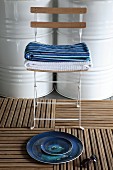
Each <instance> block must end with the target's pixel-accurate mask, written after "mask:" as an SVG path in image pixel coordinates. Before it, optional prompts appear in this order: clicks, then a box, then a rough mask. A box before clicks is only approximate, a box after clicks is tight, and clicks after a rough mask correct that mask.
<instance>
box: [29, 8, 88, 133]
mask: <svg viewBox="0 0 113 170" xmlns="http://www.w3.org/2000/svg"><path fill="white" fill-rule="evenodd" d="M31 13H34V16H35V19H36V20H35V21H32V22H31V27H32V28H34V29H35V41H36V36H37V28H79V36H80V42H81V36H82V29H83V28H86V22H83V21H82V20H83V14H85V13H87V8H83V7H82V8H48V7H31ZM37 13H47V14H80V22H38V21H37ZM28 70H29V69H28ZM30 71H34V114H33V119H34V124H33V126H32V127H31V129H33V128H34V127H35V125H36V123H35V121H36V120H64V121H65V120H69V121H71V120H76V121H79V127H80V129H82V130H83V129H84V128H83V127H82V126H81V73H82V71H83V70H75V71H71V72H79V82H78V97H77V107H79V118H78V119H64V118H63V119H61V118H59V119H57V118H37V117H36V107H37V105H38V103H39V102H38V101H37V82H38V83H45V82H49V83H75V82H74V81H72V82H64V81H37V79H36V73H37V72H40V70H33V69H30ZM43 72H70V71H69V70H66V71H56V70H52V71H48V70H43ZM48 104H50V103H48ZM56 104H59V102H58V103H56ZM60 104H62V103H60ZM63 104H64V103H63ZM66 104H72V103H68V102H66Z"/></svg>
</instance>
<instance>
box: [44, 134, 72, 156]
mask: <svg viewBox="0 0 113 170" xmlns="http://www.w3.org/2000/svg"><path fill="white" fill-rule="evenodd" d="M41 149H42V150H43V151H44V152H45V153H47V154H50V155H61V154H66V153H68V152H70V151H71V149H72V144H71V142H70V141H69V140H67V139H65V138H61V137H49V138H47V140H45V141H44V142H43V144H41Z"/></svg>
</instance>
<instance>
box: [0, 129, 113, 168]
mask: <svg viewBox="0 0 113 170" xmlns="http://www.w3.org/2000/svg"><path fill="white" fill-rule="evenodd" d="M50 130H57V131H62V132H67V133H70V134H72V135H75V136H77V137H78V138H79V139H80V140H81V141H82V143H83V145H84V150H83V153H82V154H81V156H80V157H79V158H77V159H75V160H73V161H70V162H68V163H64V164H60V165H50V164H43V163H40V162H37V161H35V160H33V159H32V158H31V157H30V156H29V155H28V154H27V152H26V143H27V142H28V140H29V139H30V138H31V137H32V136H34V135H37V134H40V133H42V132H45V131H50ZM112 132H113V130H111V129H85V130H84V131H82V130H80V129H75V128H68V129H65V128H60V129H50V128H47V129H46V130H45V128H43V129H42V128H35V129H34V130H29V129H27V128H0V169H1V170H10V169H11V170H19V169H20V170H23V169H25V170H30V169H31V170H35V169H36V168H38V169H40V170H43V169H44V170H46V169H47V170H81V168H80V162H81V161H82V160H83V159H85V158H87V157H90V156H91V155H92V154H95V155H96V156H97V158H98V163H95V164H93V163H91V164H89V165H88V166H87V167H86V168H82V169H84V170H86V169H87V170H102V169H104V170H112V169H113V147H112V148H111V142H113V136H112V135H111V134H112ZM108 136H109V138H108Z"/></svg>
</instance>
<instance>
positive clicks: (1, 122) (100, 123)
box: [0, 98, 113, 129]
mask: <svg viewBox="0 0 113 170" xmlns="http://www.w3.org/2000/svg"><path fill="white" fill-rule="evenodd" d="M43 101H44V102H45V104H41V103H39V104H38V107H37V109H36V116H37V117H38V118H78V113H79V108H76V101H73V100H55V99H54V100H51V99H48V100H46V99H44V100H43ZM48 102H50V103H51V104H47V103H48ZM58 102H64V104H62V105H61V104H55V103H58ZM66 102H69V103H70V102H71V103H72V104H70V105H68V104H65V103H66ZM52 103H54V104H52ZM32 124H33V100H32V99H12V98H9V99H8V98H4V99H0V127H13V128H14V127H17V128H19V127H22V128H27V127H31V126H32ZM77 126H78V121H58V120H56V121H50V120H48V121H47V120H46V121H42V120H41V121H40V120H39V121H37V122H36V127H38V128H55V127H56V128H59V127H60V128H61V127H62V128H63V127H65V128H66V127H68V128H69V127H77ZM82 126H83V127H84V128H110V129H113V101H112V100H111V101H107V100H106V101H104V100H101V101H82Z"/></svg>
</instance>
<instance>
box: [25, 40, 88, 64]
mask: <svg viewBox="0 0 113 170" xmlns="http://www.w3.org/2000/svg"><path fill="white" fill-rule="evenodd" d="M25 59H27V60H30V61H41V62H82V61H83V62H86V61H90V53H89V49H88V47H87V45H86V44H85V43H78V44H74V45H46V44H40V43H37V42H30V43H29V44H28V45H27V46H26V49H25Z"/></svg>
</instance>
